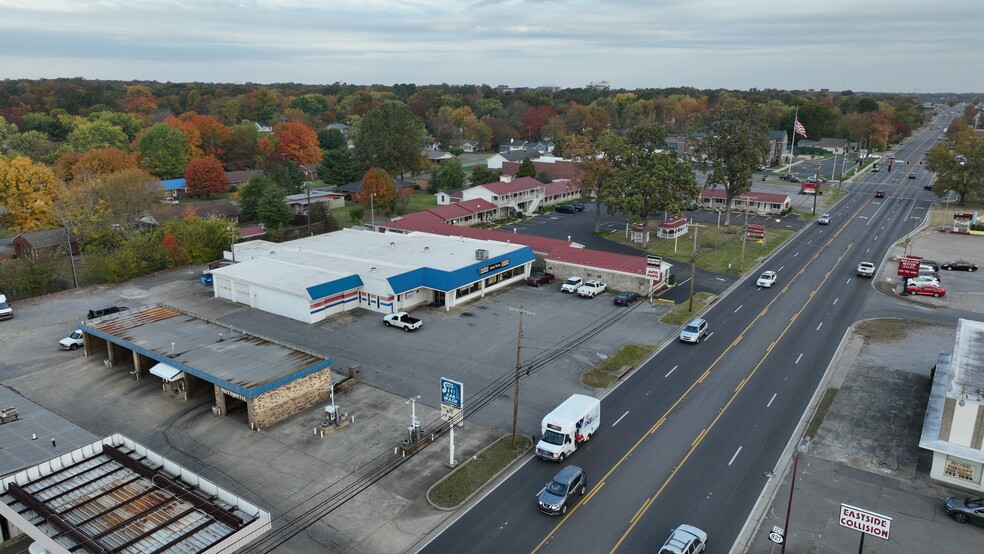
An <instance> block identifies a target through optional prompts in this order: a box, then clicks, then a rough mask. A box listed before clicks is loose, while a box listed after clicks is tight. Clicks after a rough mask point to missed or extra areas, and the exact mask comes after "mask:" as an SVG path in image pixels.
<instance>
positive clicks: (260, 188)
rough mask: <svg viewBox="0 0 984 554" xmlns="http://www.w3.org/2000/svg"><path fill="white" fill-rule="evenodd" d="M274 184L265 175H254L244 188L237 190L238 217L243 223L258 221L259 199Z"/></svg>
mask: <svg viewBox="0 0 984 554" xmlns="http://www.w3.org/2000/svg"><path fill="white" fill-rule="evenodd" d="M273 186H276V184H275V183H274V182H273V181H272V180H271V179H270V178H269V177H267V176H266V175H264V174H262V173H258V174H256V175H254V176H253V177H252V178H251V179H250V180H249V182H248V183H246V186H244V187H242V188H241V189H240V190H239V217H240V219H242V220H243V221H258V220H259V219H260V199H261V198H263V193H264V192H265V191H266V190H267V189H268V188H270V187H273Z"/></svg>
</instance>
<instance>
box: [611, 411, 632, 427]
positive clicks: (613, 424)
mask: <svg viewBox="0 0 984 554" xmlns="http://www.w3.org/2000/svg"><path fill="white" fill-rule="evenodd" d="M627 415H629V412H628V411H626V412H625V413H624V414H622V417H620V418H618V419H616V420H615V423H612V427H615V426H616V425H618V422H619V421H622V418H624V417H625V416H627Z"/></svg>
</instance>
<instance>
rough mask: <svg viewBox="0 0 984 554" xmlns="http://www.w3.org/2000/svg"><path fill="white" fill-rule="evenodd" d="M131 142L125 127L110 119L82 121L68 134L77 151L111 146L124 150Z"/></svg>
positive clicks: (69, 141)
mask: <svg viewBox="0 0 984 554" xmlns="http://www.w3.org/2000/svg"><path fill="white" fill-rule="evenodd" d="M129 142H130V141H129V140H128V139H127V136H126V133H125V132H123V129H120V128H119V127H117V126H116V125H113V124H112V123H109V122H108V121H92V122H85V123H81V124H79V126H78V127H76V128H75V129H74V130H73V131H72V132H71V133H70V134H69V135H68V143H69V144H70V145H71V146H72V148H73V149H74V150H75V151H76V152H87V151H89V150H93V149H96V148H109V147H112V148H118V149H120V150H122V149H125V148H127V146H128V144H129Z"/></svg>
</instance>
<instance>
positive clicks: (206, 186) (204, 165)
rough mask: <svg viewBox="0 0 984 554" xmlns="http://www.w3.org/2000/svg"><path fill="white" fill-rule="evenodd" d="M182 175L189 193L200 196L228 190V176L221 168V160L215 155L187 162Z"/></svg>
mask: <svg viewBox="0 0 984 554" xmlns="http://www.w3.org/2000/svg"><path fill="white" fill-rule="evenodd" d="M184 177H185V186H187V187H188V193H189V194H193V195H195V196H201V195H203V194H223V193H226V192H229V178H228V177H226V174H225V170H224V169H223V168H222V162H220V161H219V160H218V158H216V157H215V156H205V157H204V158H198V159H196V160H191V161H190V162H188V167H187V168H186V169H185V173H184Z"/></svg>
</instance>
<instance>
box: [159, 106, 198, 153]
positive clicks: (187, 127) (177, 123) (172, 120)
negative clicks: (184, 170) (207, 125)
mask: <svg viewBox="0 0 984 554" xmlns="http://www.w3.org/2000/svg"><path fill="white" fill-rule="evenodd" d="M162 123H164V124H165V125H167V126H169V127H173V128H174V129H177V130H179V131H181V134H182V135H184V137H185V138H186V139H188V145H187V146H185V156H187V158H188V159H189V160H194V159H195V158H201V157H202V135H201V133H200V132H199V131H198V127H195V126H194V124H192V123H191V122H190V121H184V120H181V119H178V118H177V117H174V116H173V115H172V116H170V117H168V118H167V119H165V120H164V121H163V122H162Z"/></svg>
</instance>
